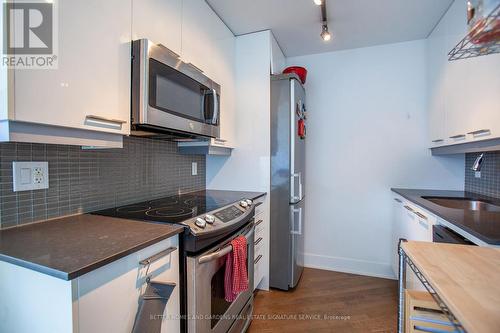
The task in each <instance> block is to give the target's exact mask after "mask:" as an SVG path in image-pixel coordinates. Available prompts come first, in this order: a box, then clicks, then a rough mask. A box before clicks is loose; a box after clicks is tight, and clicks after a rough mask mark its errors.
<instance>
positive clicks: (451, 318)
mask: <svg viewBox="0 0 500 333" xmlns="http://www.w3.org/2000/svg"><path fill="white" fill-rule="evenodd" d="M401 241H404V240H401ZM398 253H399V264H400V268H399V271H400V277H399V279H400V281H399V310H398V333H403V332H404V325H403V322H404V316H405V314H404V296H403V295H404V288H405V286H404V285H405V283H404V282H403V283H402V281H401V279H406V272H405V271H406V265H405V263H406V264H408V266H409V267H410V268H411V270H412V271H413V272H414V273H415V275H416V276H417V278H418V279H419V280H420V282H421V283H422V285H423V286H424V287H425V289H427V291H428V292H429V294H431V296H432V298H434V300H435V301H436V303H437V304H438V305H439V307H440V308H441V310H442V311H443V313H444V314H445V315H446V317H448V320H449V321H450V322H451V323H452V324H453V326H454V327H455V332H460V333H467V331H466V330H465V328H464V327H463V326H462V324H461V323H460V322H459V321H458V320H457V318H456V317H455V315H454V314H453V313H452V312H451V311H450V309H449V308H448V306H447V305H446V304H445V303H444V302H443V300H442V299H441V297H439V295H438V294H437V293H436V291H435V290H434V288H433V287H432V286H431V285H430V283H429V282H428V281H427V279H426V278H425V276H424V275H423V274H422V273H421V272H420V270H419V269H418V267H417V266H415V264H414V263H413V261H411V259H410V258H409V257H408V256H407V255H406V253H405V252H404V250H403V249H402V248H401V242H400V243H399V246H398Z"/></svg>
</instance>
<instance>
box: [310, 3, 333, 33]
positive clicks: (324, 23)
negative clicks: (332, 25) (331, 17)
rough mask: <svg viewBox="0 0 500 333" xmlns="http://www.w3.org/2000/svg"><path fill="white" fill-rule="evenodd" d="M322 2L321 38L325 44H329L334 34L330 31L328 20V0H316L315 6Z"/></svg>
mask: <svg viewBox="0 0 500 333" xmlns="http://www.w3.org/2000/svg"><path fill="white" fill-rule="evenodd" d="M318 2H320V5H321V22H322V25H321V34H320V36H321V38H323V40H324V41H325V42H328V41H329V40H330V39H332V34H331V33H330V31H328V18H327V17H326V0H314V3H315V4H318Z"/></svg>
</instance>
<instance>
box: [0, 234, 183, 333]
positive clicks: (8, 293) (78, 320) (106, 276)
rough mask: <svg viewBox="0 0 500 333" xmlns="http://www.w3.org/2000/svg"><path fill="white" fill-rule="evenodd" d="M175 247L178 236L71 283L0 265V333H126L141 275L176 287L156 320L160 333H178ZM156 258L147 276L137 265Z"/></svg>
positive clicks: (143, 281)
mask: <svg viewBox="0 0 500 333" xmlns="http://www.w3.org/2000/svg"><path fill="white" fill-rule="evenodd" d="M178 244H179V243H178V236H174V237H171V238H169V239H166V240H162V241H160V242H158V243H156V244H153V245H150V246H148V247H146V248H144V249H142V250H140V251H137V252H135V253H132V254H130V255H128V256H126V257H124V258H121V259H118V260H116V261H114V262H112V263H110V264H108V265H106V266H103V267H100V268H98V269H96V270H93V271H91V272H89V273H87V274H84V275H82V276H80V277H77V278H75V279H73V280H70V281H66V280H62V279H59V278H56V277H53V276H50V275H47V274H43V273H40V272H37V271H33V270H30V269H28V268H24V267H20V266H17V265H13V264H10V263H7V262H3V261H0V281H1V284H0V294H1V295H2V298H0V319H1V320H0V332H16V333H31V332H38V333H53V332H58V333H73V332H78V333H109V332H113V333H130V332H132V328H133V327H134V321H135V318H136V313H137V310H138V308H139V304H140V297H141V295H142V293H143V292H144V290H145V288H146V285H147V282H146V272H148V275H149V276H150V277H151V280H152V281H155V282H163V283H174V284H176V286H175V287H174V288H173V291H172V293H171V294H170V297H169V299H168V301H167V304H166V308H165V311H164V313H163V318H162V319H158V320H162V326H161V328H162V332H164V333H167V332H169V333H170V332H179V331H180V318H179V316H180V290H179V249H178V246H179V245H178ZM167 249H169V250H168V251H165V250H167ZM162 251H165V252H162ZM167 252H168V253H167ZM158 253H162V254H163V255H161V256H158V258H157V259H156V260H154V261H152V263H151V265H150V267H149V270H148V269H147V267H146V266H144V265H141V264H140V261H141V260H144V259H147V258H149V257H151V256H154V255H155V254H158ZM20 309H22V311H20ZM27 314H29V320H26V315H27Z"/></svg>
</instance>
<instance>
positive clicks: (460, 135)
mask: <svg viewBox="0 0 500 333" xmlns="http://www.w3.org/2000/svg"><path fill="white" fill-rule="evenodd" d="M460 138H465V134H457V135H453V136H450V139H460Z"/></svg>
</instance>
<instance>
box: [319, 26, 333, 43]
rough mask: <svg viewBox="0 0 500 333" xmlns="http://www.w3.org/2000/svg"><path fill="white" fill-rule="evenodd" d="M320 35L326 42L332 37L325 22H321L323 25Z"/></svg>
mask: <svg viewBox="0 0 500 333" xmlns="http://www.w3.org/2000/svg"><path fill="white" fill-rule="evenodd" d="M320 36H321V38H323V40H324V41H325V42H328V41H329V40H330V39H332V35H331V34H330V32H329V31H328V26H327V25H326V24H323V27H322V28H321V34H320Z"/></svg>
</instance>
